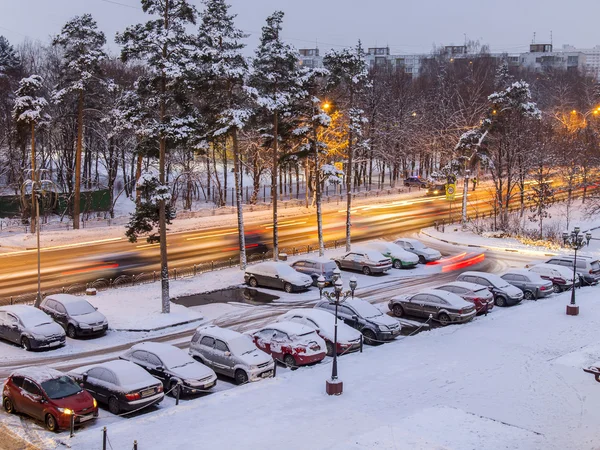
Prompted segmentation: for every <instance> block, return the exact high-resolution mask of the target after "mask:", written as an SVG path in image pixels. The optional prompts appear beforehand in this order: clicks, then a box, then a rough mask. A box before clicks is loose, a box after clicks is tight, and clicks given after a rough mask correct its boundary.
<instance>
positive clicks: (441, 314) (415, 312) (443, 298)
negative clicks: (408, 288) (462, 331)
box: [388, 289, 476, 326]
mask: <svg viewBox="0 0 600 450" xmlns="http://www.w3.org/2000/svg"><path fill="white" fill-rule="evenodd" d="M388 307H389V308H390V311H392V312H393V313H394V315H395V316H396V317H402V316H404V315H410V316H415V317H429V316H430V315H431V316H432V318H433V320H436V321H438V322H439V323H440V325H443V326H445V325H448V324H450V323H465V322H470V321H471V320H473V317H475V314H476V311H475V305H473V303H470V302H467V301H465V300H463V299H462V298H460V297H459V296H458V295H456V294H453V293H452V292H448V291H442V290H438V289H424V290H422V291H421V292H419V293H417V294H405V295H397V296H396V297H392V298H391V299H390V301H389V303H388Z"/></svg>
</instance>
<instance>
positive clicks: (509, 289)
mask: <svg viewBox="0 0 600 450" xmlns="http://www.w3.org/2000/svg"><path fill="white" fill-rule="evenodd" d="M502 290H503V291H505V292H506V293H507V294H508V295H510V296H511V297H516V296H517V295H519V294H522V293H523V291H521V289H519V288H518V287H516V286H513V285H512V284H509V285H508V286H504V287H503V288H502Z"/></svg>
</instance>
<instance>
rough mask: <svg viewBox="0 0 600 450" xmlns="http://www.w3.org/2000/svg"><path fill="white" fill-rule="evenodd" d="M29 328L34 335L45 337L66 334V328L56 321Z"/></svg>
mask: <svg viewBox="0 0 600 450" xmlns="http://www.w3.org/2000/svg"><path fill="white" fill-rule="evenodd" d="M28 330H29V331H30V332H31V333H33V334H34V335H39V336H43V337H49V336H56V335H60V336H64V335H65V330H64V329H63V327H61V326H60V325H59V324H57V323H56V322H52V323H45V324H43V325H38V326H37V327H31V328H28Z"/></svg>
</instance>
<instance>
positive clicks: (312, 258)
mask: <svg viewBox="0 0 600 450" xmlns="http://www.w3.org/2000/svg"><path fill="white" fill-rule="evenodd" d="M298 261H311V262H317V263H321V264H326V263H332V262H333V261H332V260H331V259H329V258H325V257H324V256H306V257H304V258H299V259H297V260H296V261H295V262H298Z"/></svg>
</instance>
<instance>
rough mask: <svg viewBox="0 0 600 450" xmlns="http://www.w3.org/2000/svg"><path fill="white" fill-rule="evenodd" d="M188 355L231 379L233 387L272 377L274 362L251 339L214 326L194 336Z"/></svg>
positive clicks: (203, 329)
mask: <svg viewBox="0 0 600 450" xmlns="http://www.w3.org/2000/svg"><path fill="white" fill-rule="evenodd" d="M189 353H190V355H191V356H192V357H194V358H195V359H197V360H199V361H200V362H201V363H202V364H204V365H205V366H207V367H210V368H212V369H213V370H214V371H215V372H217V373H220V374H222V375H225V376H228V377H231V378H233V379H234V380H235V382H236V383H237V384H244V383H247V382H248V381H258V380H262V379H263V378H269V377H272V376H273V370H274V366H275V362H274V361H273V358H271V356H270V355H268V354H267V353H265V352H263V351H261V350H259V349H257V348H256V345H254V342H252V338H251V337H250V336H247V335H245V334H242V333H238V332H237V331H233V330H229V329H227V328H220V327H217V326H214V325H211V326H206V327H200V328H198V329H197V330H196V333H194V336H193V337H192V342H191V343H190V350H189Z"/></svg>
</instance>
